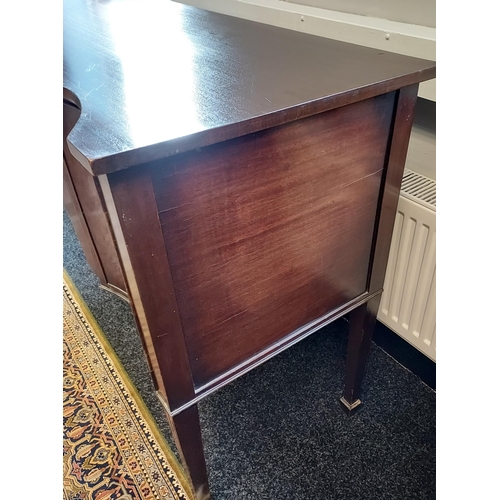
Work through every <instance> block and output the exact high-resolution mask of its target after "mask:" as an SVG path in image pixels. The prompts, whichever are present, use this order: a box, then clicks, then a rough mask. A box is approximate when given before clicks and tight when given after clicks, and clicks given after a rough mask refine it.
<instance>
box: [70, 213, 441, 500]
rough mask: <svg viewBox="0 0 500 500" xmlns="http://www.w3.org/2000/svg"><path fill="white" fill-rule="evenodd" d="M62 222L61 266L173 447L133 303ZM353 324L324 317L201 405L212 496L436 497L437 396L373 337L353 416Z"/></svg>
mask: <svg viewBox="0 0 500 500" xmlns="http://www.w3.org/2000/svg"><path fill="white" fill-rule="evenodd" d="M63 226H64V267H65V268H66V270H67V271H68V274H69V275H70V277H71V278H72V280H73V282H74V283H75V285H76V286H77V288H78V290H79V291H80V293H81V295H82V297H83V299H84V300H85V301H86V303H87V305H88V307H89V309H90V310H91V311H92V313H93V315H94V316H95V318H96V320H97V321H98V323H99V325H100V326H101V328H102V330H103V332H104V334H105V335H106V336H107V338H108V339H109V341H110V343H111V345H112V347H113V348H114V349H115V351H116V353H117V355H118V357H119V358H120V360H121V361H122V363H123V365H124V367H125V369H126V371H127V372H128V374H129V376H130V378H131V379H132V381H133V383H134V384H135V385H136V387H137V388H138V390H139V392H140V393H141V395H142V397H143V399H144V401H145V402H146V404H147V405H148V407H149V408H150V410H151V413H152V414H153V416H154V417H155V419H156V421H157V423H158V425H159V427H160V429H161V430H162V432H163V433H164V434H165V436H166V437H167V439H168V440H169V442H170V443H171V445H172V447H173V444H172V440H171V437H170V432H169V429H168V424H167V422H166V419H165V417H164V414H163V410H162V408H161V405H160V404H159V402H158V401H157V399H156V396H155V395H154V391H153V385H152V383H151V380H150V377H149V374H148V369H147V364H146V361H145V357H144V354H143V351H142V346H141V343H140V340H139V337H138V334H137V330H136V327H135V324H134V321H133V316H132V313H131V310H130V307H129V305H128V304H126V303H125V302H124V301H122V300H121V299H119V298H117V297H115V296H114V295H112V294H111V293H109V292H107V291H104V290H102V289H100V288H99V281H98V279H97V277H96V276H95V275H94V274H93V273H92V271H91V270H90V268H89V267H88V265H87V263H86V261H85V258H84V255H83V252H82V250H81V247H80V245H79V242H78V240H77V238H76V236H75V233H74V231H73V227H72V226H71V223H70V221H69V218H68V217H67V215H66V214H64V224H63ZM347 327H348V325H347V322H346V321H345V320H339V321H337V322H335V323H333V324H331V325H328V326H327V327H325V328H323V329H322V330H320V331H318V332H316V333H315V334H313V335H311V336H310V337H308V338H307V339H304V340H303V341H301V342H299V343H298V344H297V345H295V346H293V347H292V348H290V349H288V350H287V351H285V352H284V353H281V354H280V355H278V356H276V357H275V358H273V359H271V360H269V361H268V362H267V363H265V364H264V365H262V366H260V367H258V368H257V369H255V370H253V371H252V372H250V373H248V374H246V375H244V376H243V377H241V378H239V379H238V380H236V381H234V382H232V383H231V384H229V385H228V386H226V387H224V388H223V389H221V390H219V391H218V392H216V393H215V394H212V395H210V396H208V397H207V398H205V399H204V400H203V401H202V402H201V403H200V404H199V409H200V418H201V424H202V434H203V440H204V445H205V454H206V459H207V466H208V469H209V480H210V485H211V490H212V498H213V500H239V499H241V500H257V499H259V500H267V499H273V500H274V499H279V500H281V499H283V500H285V499H286V500H309V499H321V500H323V499H324V500H329V499H332V500H334V499H338V500H344V499H346V500H347V499H349V500H369V499H378V500H380V499H395V500H396V499H397V500H412V499H415V500H416V499H422V500H423V499H426V500H427V499H432V498H435V497H436V393H435V392H434V391H433V390H432V389H430V388H429V387H428V386H426V385H425V384H424V383H423V382H422V381H421V380H420V379H419V378H418V377H416V376H415V375H413V374H412V373H411V372H409V371H408V370H406V369H405V368H403V367H402V366H401V365H399V364H398V363H397V362H396V361H394V360H393V359H392V358H391V357H389V356H388V355H387V354H386V353H385V352H384V351H382V350H381V349H380V348H378V347H377V346H376V345H375V344H372V352H371V355H370V360H369V364H368V368H367V373H366V377H365V382H364V387H363V403H364V404H363V407H362V408H361V410H360V411H359V412H358V413H357V414H356V415H355V416H353V417H350V418H349V417H347V416H346V415H345V414H344V413H343V412H342V410H341V408H340V406H339V403H338V400H339V397H340V395H341V392H342V383H343V370H344V365H345V354H346V346H347ZM174 451H175V450H174Z"/></svg>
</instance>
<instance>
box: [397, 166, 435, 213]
mask: <svg viewBox="0 0 500 500" xmlns="http://www.w3.org/2000/svg"><path fill="white" fill-rule="evenodd" d="M401 195H402V196H405V197H407V198H409V199H410V200H413V201H415V202H417V203H420V204H422V205H424V206H425V207H427V208H429V209H430V210H434V211H435V210H436V181H434V180H432V179H430V178H429V177H426V176H425V175H421V174H417V173H416V172H413V171H412V170H405V172H404V175H403V182H402V183H401Z"/></svg>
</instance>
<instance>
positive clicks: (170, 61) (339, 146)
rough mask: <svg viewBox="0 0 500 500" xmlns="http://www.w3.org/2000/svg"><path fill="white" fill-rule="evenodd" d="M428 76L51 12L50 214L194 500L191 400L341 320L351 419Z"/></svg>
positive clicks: (290, 39)
mask: <svg viewBox="0 0 500 500" xmlns="http://www.w3.org/2000/svg"><path fill="white" fill-rule="evenodd" d="M435 74H436V69H435V63H434V62H430V61H424V60H420V59H414V58H409V57H405V56H401V55H396V54H391V53H388V52H383V51H381V50H374V49H368V48H364V47H359V46H355V45H350V44H346V43H341V42H336V41H333V40H329V39H324V38H319V37H314V36H311V35H307V34H302V33H298V32H294V31H289V30H285V29H280V28H276V27H272V26H268V25H264V24H259V23H254V22H250V21H245V20H242V19H237V18H232V17H228V16H224V15H220V14H215V13H210V12H206V11H204V10H201V9H197V8H194V7H187V6H184V5H181V4H177V3H172V2H170V1H168V0H107V1H102V0H65V1H64V94H63V103H64V140H63V158H64V203H65V206H66V209H67V211H68V213H69V214H70V217H71V219H72V221H73V224H74V226H75V230H76V232H77V234H78V237H79V239H80V241H81V243H82V246H83V248H84V251H85V254H86V256H87V259H88V261H89V263H90V265H91V267H92V269H93V270H94V271H95V272H96V274H97V275H98V276H99V278H100V280H101V283H102V284H103V286H106V287H107V288H109V289H110V290H112V291H114V292H116V293H118V294H120V295H121V296H122V297H127V298H128V299H129V300H130V303H131V306H132V309H133V311H134V313H135V317H136V320H137V324H138V327H139V330H140V333H141V336H142V340H143V343H144V347H145V351H146V353H147V356H148V360H149V363H150V367H151V372H152V376H153V379H154V381H155V384H156V387H157V390H158V396H159V398H160V399H161V400H162V402H163V404H164V406H165V409H166V412H167V415H168V417H169V421H170V422H171V427H172V431H173V434H174V436H175V439H176V442H177V444H178V447H179V451H180V453H181V455H182V458H183V461H184V465H185V467H186V468H187V470H188V471H189V474H190V477H191V480H192V482H193V485H194V487H195V490H196V491H197V492H198V493H197V494H198V497H199V498H205V497H206V498H208V496H209V488H208V479H207V472H206V467H205V459H204V454H203V447H202V440H201V433H200V426H199V419H198V410H197V403H198V401H200V400H201V399H202V398H203V397H204V396H206V395H207V394H209V393H211V392H212V391H215V390H217V389H218V388H220V387H221V386H223V385H225V384H227V383H229V382H231V381H232V380H234V379H235V378H236V377H238V376H240V375H242V374H244V373H246V372H247V371H249V370H251V369H252V368H254V367H255V366H257V365H259V364H260V363H263V362H264V361H266V360H267V359H269V358H270V357H272V356H274V355H276V354H277V353H279V352H281V351H283V350H284V349H286V348H287V347H289V346H290V345H292V344H294V343H296V342H298V341H299V340H301V339H302V338H304V337H305V336H307V335H309V334H311V333H312V332H314V331H316V330H318V329H319V328H321V327H322V326H324V325H326V324H328V323H329V322H331V321H334V320H336V319H338V318H340V317H341V316H343V315H345V314H347V313H350V327H349V328H350V331H349V344H348V352H347V364H346V378H345V389H344V393H343V395H342V398H341V402H342V406H343V408H344V409H345V410H346V411H347V412H348V413H349V412H352V411H353V410H354V409H355V408H356V407H358V406H359V404H360V399H359V398H360V387H361V382H362V378H363V372H364V368H365V364H366V361H367V357H368V351H369V346H370V338H371V333H372V330H373V327H374V324H375V319H376V313H377V309H378V305H379V300H380V295H381V293H382V285H383V281H384V274H385V268H386V263H387V258H388V253H389V246H390V241H391V235H392V228H393V223H394V218H395V213H396V206H397V202H398V197H399V188H400V183H401V178H402V175H403V169H404V164H405V158H406V152H407V146H408V141H409V136H410V130H411V126H412V119H413V111H414V106H415V102H416V99H417V89H418V84H419V82H421V81H424V80H428V79H431V78H434V77H435ZM290 376H293V374H290Z"/></svg>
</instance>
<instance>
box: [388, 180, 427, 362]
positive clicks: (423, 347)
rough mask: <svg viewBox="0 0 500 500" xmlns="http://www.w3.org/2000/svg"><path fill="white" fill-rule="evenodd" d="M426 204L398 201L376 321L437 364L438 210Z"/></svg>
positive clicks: (404, 197)
mask: <svg viewBox="0 0 500 500" xmlns="http://www.w3.org/2000/svg"><path fill="white" fill-rule="evenodd" d="M416 175H418V174H416ZM414 176H415V173H413V172H411V171H407V172H406V173H405V178H406V179H407V180H408V178H409V177H414ZM407 183H408V182H407ZM404 187H405V181H403V189H404ZM426 191H427V190H426ZM434 192H435V185H434ZM425 194H426V195H427V194H428V193H427V192H426V193H425ZM434 200H435V196H434ZM426 201H427V200H426ZM426 201H424V202H421V201H420V200H419V199H418V198H417V197H415V196H414V195H408V193H405V192H404V191H402V194H401V196H400V198H399V204H398V211H397V215H396V221H395V225H394V232H393V237H392V243H391V250H390V254H389V262H388V265H387V273H386V277H385V283H384V293H383V295H382V300H381V303H380V308H379V312H378V319H379V321H381V322H382V323H384V324H385V325H386V326H387V327H389V328H390V329H391V330H393V331H394V332H395V333H397V334H398V335H400V336H401V337H402V338H404V339H405V340H407V341H408V342H409V343H410V344H412V345H413V346H414V347H416V348H417V349H419V350H420V351H421V352H422V353H424V354H425V355H426V356H428V357H429V358H431V359H432V360H433V361H436V211H435V208H434V206H432V205H431V204H429V203H428V202H426Z"/></svg>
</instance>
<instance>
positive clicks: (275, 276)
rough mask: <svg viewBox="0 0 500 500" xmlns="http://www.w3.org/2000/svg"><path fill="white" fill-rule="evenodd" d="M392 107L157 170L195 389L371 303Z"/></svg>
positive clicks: (182, 158) (326, 119) (223, 146)
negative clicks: (348, 309)
mask: <svg viewBox="0 0 500 500" xmlns="http://www.w3.org/2000/svg"><path fill="white" fill-rule="evenodd" d="M394 100H395V93H390V94H385V95H382V96H379V97H376V98H373V99H369V100H366V101H362V102H359V103H356V104H352V105H349V106H345V107H343V108H339V109H336V110H332V111H328V112H325V113H321V114H319V115H315V116H313V117H309V118H304V119H301V120H297V121H296V122H293V123H289V124H286V125H283V126H280V127H275V128H271V129H268V130H265V131H262V132H258V133H255V134H249V135H248V136H245V137H241V138H238V139H233V140H230V141H226V142H223V143H220V144H217V145H213V146H208V147H206V148H201V149H200V150H197V151H192V152H189V153H184V154H180V155H177V156H175V157H171V158H168V159H167V160H165V161H163V162H161V161H160V162H156V163H155V164H151V166H150V168H151V175H152V179H153V185H154V191H155V196H156V202H157V208H158V217H159V221H160V224H161V229H162V232H163V238H164V244H165V248H166V251H167V253H168V260H169V263H170V270H171V273H172V281H173V286H174V290H175V294H176V298H177V302H178V305H179V314H180V318H181V321H182V326H183V331H184V336H185V339H186V345H187V349H188V354H189V359H190V364H191V368H192V375H193V381H194V383H195V387H200V386H202V385H203V384H206V383H208V382H210V380H213V379H215V378H216V377H218V376H220V375H221V374H223V373H225V372H227V371H229V370H230V369H231V368H233V367H235V366H236V365H237V364H238V363H241V362H242V361H244V360H245V359H248V358H249V357H251V356H253V355H255V354H256V353H258V352H259V351H261V350H262V349H265V348H267V347H269V346H270V345H272V344H273V343H275V342H277V341H279V340H280V339H281V338H283V337H284V336H285V335H288V334H290V333H291V332H293V331H295V330H296V329H298V328H301V327H303V326H304V325H305V324H307V323H309V322H310V321H313V320H315V319H317V318H318V317H321V316H322V315H324V314H326V313H328V312H329V311H331V310H333V309H335V308H336V307H339V306H340V305H342V304H344V303H346V302H348V301H349V300H352V299H354V298H355V297H357V296H359V295H360V294H362V293H364V292H366V286H367V282H368V273H369V268H370V257H371V253H372V247H373V237H374V229H375V221H376V214H377V208H378V203H379V197H380V191H381V182H382V176H383V173H384V167H385V165H386V153H387V146H388V141H389V135H390V130H391V127H392V122H393V116H394V115H393V110H394Z"/></svg>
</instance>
